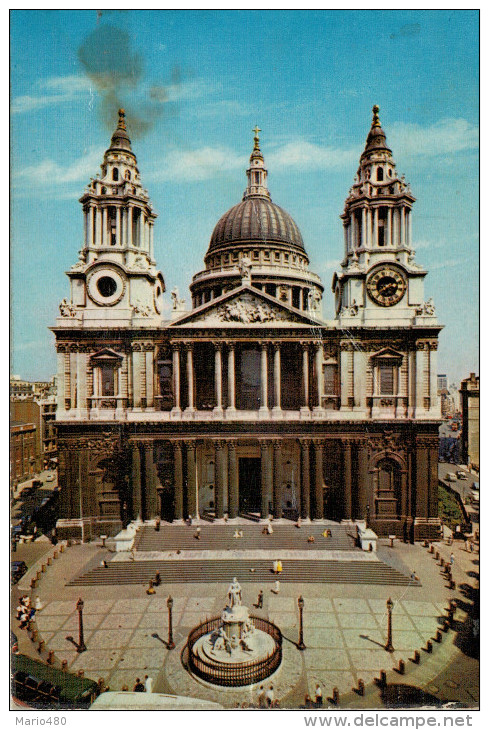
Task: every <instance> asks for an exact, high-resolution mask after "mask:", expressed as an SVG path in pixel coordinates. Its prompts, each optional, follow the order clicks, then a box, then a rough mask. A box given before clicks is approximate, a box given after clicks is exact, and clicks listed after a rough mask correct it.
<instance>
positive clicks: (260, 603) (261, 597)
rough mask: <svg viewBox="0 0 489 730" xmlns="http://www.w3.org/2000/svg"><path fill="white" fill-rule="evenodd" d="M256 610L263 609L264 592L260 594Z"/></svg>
mask: <svg viewBox="0 0 489 730" xmlns="http://www.w3.org/2000/svg"><path fill="white" fill-rule="evenodd" d="M255 608H263V591H260V592H259V593H258V598H257V599H256V603H255Z"/></svg>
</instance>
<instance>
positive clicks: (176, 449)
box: [172, 441, 182, 451]
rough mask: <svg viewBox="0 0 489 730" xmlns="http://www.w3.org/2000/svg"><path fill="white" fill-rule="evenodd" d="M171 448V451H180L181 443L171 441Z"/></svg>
mask: <svg viewBox="0 0 489 730" xmlns="http://www.w3.org/2000/svg"><path fill="white" fill-rule="evenodd" d="M172 447H173V451H181V450H182V442H181V441H172Z"/></svg>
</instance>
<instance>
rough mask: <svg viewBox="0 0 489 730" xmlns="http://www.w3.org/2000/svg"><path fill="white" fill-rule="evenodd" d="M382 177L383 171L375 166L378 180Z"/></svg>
mask: <svg viewBox="0 0 489 730" xmlns="http://www.w3.org/2000/svg"><path fill="white" fill-rule="evenodd" d="M383 179H384V171H383V169H382V168H381V167H378V168H377V180H378V181H379V182H380V181H381V180H383Z"/></svg>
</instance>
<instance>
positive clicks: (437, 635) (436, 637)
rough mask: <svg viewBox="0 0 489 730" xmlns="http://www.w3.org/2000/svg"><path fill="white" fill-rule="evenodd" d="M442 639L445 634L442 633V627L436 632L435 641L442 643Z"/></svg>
mask: <svg viewBox="0 0 489 730" xmlns="http://www.w3.org/2000/svg"><path fill="white" fill-rule="evenodd" d="M442 639H443V634H442V633H441V631H440V629H437V630H436V634H435V641H436V642H437V643H438V644H441V641H442Z"/></svg>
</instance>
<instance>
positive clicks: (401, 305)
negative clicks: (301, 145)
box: [333, 105, 434, 324]
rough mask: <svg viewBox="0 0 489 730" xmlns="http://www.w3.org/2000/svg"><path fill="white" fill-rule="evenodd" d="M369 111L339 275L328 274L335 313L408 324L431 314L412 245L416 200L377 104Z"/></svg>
mask: <svg viewBox="0 0 489 730" xmlns="http://www.w3.org/2000/svg"><path fill="white" fill-rule="evenodd" d="M372 111H373V118H372V126H371V128H370V131H369V133H368V136H367V141H366V144H365V149H364V151H363V153H362V155H361V157H360V164H359V167H358V170H357V174H356V176H355V180H354V182H353V185H352V187H351V188H350V191H349V194H348V197H347V199H346V201H345V208H344V211H343V213H342V215H341V218H342V220H343V229H344V239H345V240H344V246H345V254H344V258H343V261H342V263H341V268H342V271H341V273H340V274H335V275H334V277H333V291H334V293H335V297H336V315H337V319H339V320H340V321H341V320H343V319H347V320H348V321H351V323H352V324H355V323H357V322H358V323H359V324H361V323H370V322H371V323H372V324H375V323H377V324H378V323H380V322H382V321H384V322H392V320H396V321H399V322H404V323H405V324H407V323H408V322H409V323H413V318H416V317H420V316H421V317H424V316H430V317H432V316H433V315H434V306H433V303H432V302H431V301H430V302H427V303H425V302H424V301H423V291H424V288H423V280H424V277H425V276H426V274H427V272H426V270H424V269H423V268H422V267H421V266H420V265H419V264H417V263H415V260H414V254H415V251H414V250H413V248H412V227H411V215H412V208H413V204H414V202H415V200H416V199H415V197H414V196H413V194H412V192H411V189H410V187H409V184H408V183H406V181H405V179H404V175H401V176H400V175H399V174H398V172H397V170H396V163H395V162H394V159H393V157H392V150H391V149H390V148H389V147H388V145H387V141H386V136H385V132H384V130H383V129H382V126H381V123H380V120H379V111H380V109H379V107H378V106H377V105H375V106H374V107H373V109H372ZM426 307H427V309H426ZM353 320H354V321H353Z"/></svg>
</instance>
